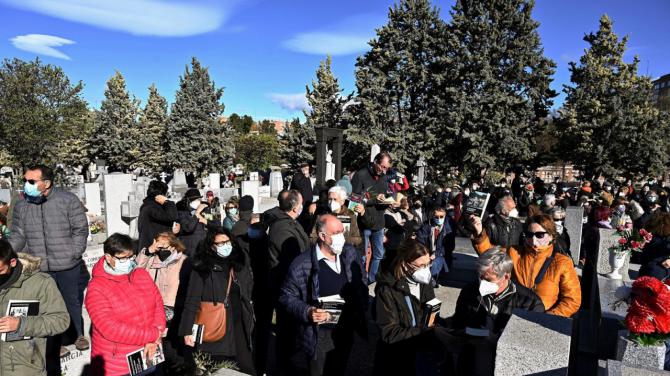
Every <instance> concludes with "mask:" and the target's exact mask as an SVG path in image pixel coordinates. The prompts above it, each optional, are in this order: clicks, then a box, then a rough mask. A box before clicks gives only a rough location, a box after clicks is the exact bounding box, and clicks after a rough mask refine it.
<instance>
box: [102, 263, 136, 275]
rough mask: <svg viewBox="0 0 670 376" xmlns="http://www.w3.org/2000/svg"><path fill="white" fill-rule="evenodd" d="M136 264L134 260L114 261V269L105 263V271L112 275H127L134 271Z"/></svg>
mask: <svg viewBox="0 0 670 376" xmlns="http://www.w3.org/2000/svg"><path fill="white" fill-rule="evenodd" d="M136 266H137V263H136V262H135V260H119V259H116V260H114V267H113V268H112V267H111V266H110V265H109V264H108V263H105V271H106V272H107V273H109V274H112V275H124V274H129V273H130V272H132V271H133V269H135V267H136Z"/></svg>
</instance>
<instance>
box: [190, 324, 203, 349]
mask: <svg viewBox="0 0 670 376" xmlns="http://www.w3.org/2000/svg"><path fill="white" fill-rule="evenodd" d="M204 332H205V325H204V324H193V329H192V330H191V335H192V336H193V338H194V340H195V344H196V345H202V336H203V333H204Z"/></svg>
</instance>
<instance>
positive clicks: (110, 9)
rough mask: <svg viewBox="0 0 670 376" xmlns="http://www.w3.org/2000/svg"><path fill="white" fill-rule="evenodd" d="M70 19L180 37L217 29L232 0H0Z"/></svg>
mask: <svg viewBox="0 0 670 376" xmlns="http://www.w3.org/2000/svg"><path fill="white" fill-rule="evenodd" d="M0 2H4V3H6V4H9V5H11V6H14V7H16V8H21V9H26V10H30V11H33V12H37V13H41V14H46V15H48V16H52V17H57V18H61V19H64V20H68V21H73V22H79V23H83V24H88V25H93V26H97V27H101V28H105V29H111V30H119V31H124V32H128V33H131V34H135V35H153V36H161V37H181V36H189V35H197V34H203V33H207V32H210V31H213V30H216V29H218V28H219V27H220V26H221V25H222V24H223V22H224V21H225V20H226V18H227V17H228V15H229V11H230V10H231V8H232V6H233V5H234V4H233V3H235V2H237V0H231V1H228V2H227V4H225V5H222V4H217V5H214V4H213V3H212V2H211V1H207V2H205V1H197V2H196V1H183V0H181V1H159V0H58V1H54V0H0Z"/></svg>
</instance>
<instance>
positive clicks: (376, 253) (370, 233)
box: [363, 229, 384, 283]
mask: <svg viewBox="0 0 670 376" xmlns="http://www.w3.org/2000/svg"><path fill="white" fill-rule="evenodd" d="M370 241H372V260H371V261H370V271H369V272H368V283H372V282H374V281H375V279H376V276H377V271H379V264H380V263H381V261H382V259H383V258H384V230H383V229H382V230H370V229H365V230H363V250H364V251H365V250H367V249H368V245H369V244H370ZM365 261H366V260H365V256H363V265H365Z"/></svg>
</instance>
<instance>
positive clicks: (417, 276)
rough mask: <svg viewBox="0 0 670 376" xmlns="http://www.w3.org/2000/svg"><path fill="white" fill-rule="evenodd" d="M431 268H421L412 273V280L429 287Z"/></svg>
mask: <svg viewBox="0 0 670 376" xmlns="http://www.w3.org/2000/svg"><path fill="white" fill-rule="evenodd" d="M430 278H431V275H430V268H427V267H426V268H421V269H418V270H417V271H415V272H414V273H412V279H413V280H414V282H417V283H421V284H424V285H427V284H429V283H430Z"/></svg>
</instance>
